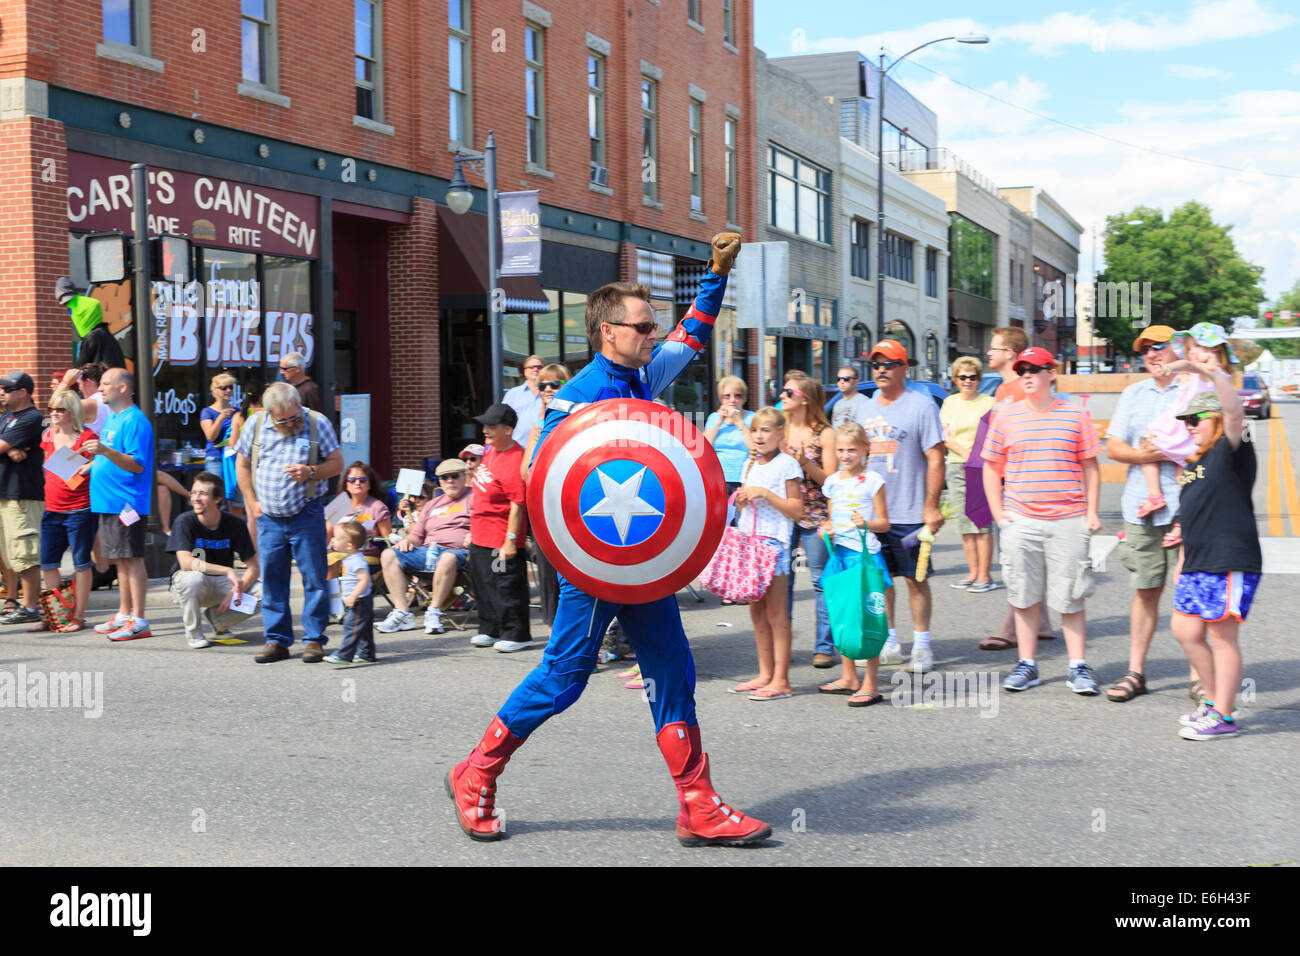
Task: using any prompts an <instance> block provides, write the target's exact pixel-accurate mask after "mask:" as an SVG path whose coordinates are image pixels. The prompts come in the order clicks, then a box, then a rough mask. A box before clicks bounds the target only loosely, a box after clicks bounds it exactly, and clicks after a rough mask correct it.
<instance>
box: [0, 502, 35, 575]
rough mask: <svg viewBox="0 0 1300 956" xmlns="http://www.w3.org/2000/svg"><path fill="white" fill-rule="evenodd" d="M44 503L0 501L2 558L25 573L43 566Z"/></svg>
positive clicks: (8, 565) (12, 569)
mask: <svg viewBox="0 0 1300 956" xmlns="http://www.w3.org/2000/svg"><path fill="white" fill-rule="evenodd" d="M44 516H45V502H43V501H28V500H25V499H22V500H20V499H17V498H0V557H3V558H4V562H5V567H7V568H8V569H9V570H10V571H14V572H16V573H18V574H22V573H23V572H24V571H26V570H27V569H28V568H34V567H37V566H38V565H39V564H40V563H41V518H43V517H44Z"/></svg>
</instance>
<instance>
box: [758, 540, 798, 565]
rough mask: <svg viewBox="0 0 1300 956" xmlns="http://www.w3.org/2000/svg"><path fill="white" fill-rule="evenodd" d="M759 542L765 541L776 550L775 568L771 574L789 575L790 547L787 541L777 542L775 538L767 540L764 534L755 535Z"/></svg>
mask: <svg viewBox="0 0 1300 956" xmlns="http://www.w3.org/2000/svg"><path fill="white" fill-rule="evenodd" d="M757 537H758V540H759V541H766V542H767V543H768V544H770V545H771V546H772V547H774V548H776V567H775V568H774V569H773V571H772V573H773V574H774V575H775V574H789V573H790V547H789V542H787V541H777V540H776V538H769V537H768V536H767V535H765V534H760V535H757Z"/></svg>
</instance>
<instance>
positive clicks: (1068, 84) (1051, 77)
mask: <svg viewBox="0 0 1300 956" xmlns="http://www.w3.org/2000/svg"><path fill="white" fill-rule="evenodd" d="M965 33H984V34H987V35H988V36H989V40H990V42H989V43H988V45H985V46H977V45H966V44H959V43H955V42H951V41H950V42H947V43H938V44H935V45H934V46H931V47H927V48H926V49H925V50H922V51H920V52H919V53H915V54H913V55H912V56H910V57H909V58H908V59H907V60H905V61H903V62H902V63H901V64H899V66H898V67H897V68H896V69H894V70H893V71H892V72H891V73H890V76H891V77H893V78H895V79H897V80H898V81H899V82H901V83H902V84H903V85H904V86H905V87H906V88H907V89H908V91H909V92H911V93H912V94H913V95H914V96H916V97H917V98H918V99H920V100H921V102H923V103H924V104H925V105H926V106H928V107H929V108H930V109H932V110H934V112H935V113H936V114H937V116H938V120H939V140H940V142H939V144H938V145H940V146H946V147H948V148H949V149H951V150H953V151H954V152H956V153H957V154H958V155H959V156H961V157H962V158H963V159H965V160H966V161H967V162H969V163H970V164H971V165H973V166H974V167H975V168H976V169H978V170H979V171H980V172H981V173H983V174H984V175H986V176H988V177H989V178H991V179H992V180H993V181H994V182H996V183H997V184H998V185H1000V186H1025V185H1034V186H1041V187H1042V188H1043V189H1045V190H1046V191H1047V192H1049V193H1050V194H1051V195H1052V196H1053V197H1054V198H1055V199H1056V200H1057V201H1058V202H1060V203H1061V204H1062V205H1063V206H1064V207H1065V208H1066V210H1068V211H1069V213H1070V214H1071V215H1072V216H1073V217H1074V218H1075V220H1077V221H1078V222H1079V224H1080V225H1081V226H1083V227H1084V230H1085V231H1084V235H1083V236H1082V237H1081V240H1080V241H1081V250H1080V254H1079V270H1078V276H1079V280H1080V281H1081V282H1082V281H1088V280H1089V279H1090V277H1091V275H1092V253H1093V237H1092V230H1093V228H1094V226H1097V227H1103V226H1104V225H1105V217H1106V216H1107V215H1108V214H1115V213H1120V212H1125V211H1128V210H1131V209H1133V208H1134V207H1135V206H1138V205H1145V206H1152V207H1155V208H1157V209H1160V210H1162V211H1163V212H1164V214H1165V216H1166V217H1168V215H1169V213H1170V212H1171V211H1172V210H1173V209H1174V208H1176V207H1177V206H1179V205H1181V204H1182V203H1184V202H1186V201H1187V200H1189V199H1195V200H1197V201H1199V202H1202V203H1204V204H1205V205H1207V206H1208V207H1209V208H1210V211H1211V214H1212V216H1213V218H1214V221H1215V222H1217V223H1220V224H1224V225H1231V226H1232V231H1231V233H1230V235H1231V236H1232V237H1233V240H1234V241H1235V242H1236V245H1237V250H1238V251H1239V252H1240V253H1241V254H1242V256H1244V257H1245V258H1246V259H1247V261H1249V262H1253V263H1255V264H1256V265H1260V266H1263V267H1264V277H1263V280H1262V284H1263V287H1264V291H1265V293H1266V294H1267V295H1268V297H1269V300H1270V301H1271V300H1272V299H1273V298H1275V297H1276V296H1278V295H1279V294H1280V293H1281V292H1282V291H1284V290H1286V289H1289V288H1291V286H1292V285H1294V284H1295V282H1296V281H1297V280H1300V3H1297V2H1295V0H1201V2H1178V0H1137V2H1107V0H1097V2H1094V3H1091V4H1086V3H1082V2H1078V3H1076V2H1073V0H1056V2H1055V3H1053V2H1051V0H1049V2H1047V3H1043V4H1041V5H1039V7H1038V8H1033V7H1029V6H1027V5H1025V4H1023V3H1009V2H1001V0H991V2H979V3H970V2H965V3H957V2H952V0H930V2H927V3H925V4H924V5H921V6H918V7H912V6H911V5H910V4H905V3H884V2H881V0H867V2H863V0H802V2H800V3H798V4H791V3H789V2H788V0H755V13H754V43H755V45H756V46H757V47H758V48H759V49H761V50H762V51H763V52H764V53H766V54H767V55H768V56H770V57H778V56H792V55H795V54H797V53H829V52H840V51H845V50H857V51H860V52H862V53H864V54H866V55H867V56H869V57H870V58H871V60H872V62H873V63H874V62H876V58H877V56H878V54H879V52H880V48H881V44H882V42H883V44H884V47H885V50H886V56H887V60H886V62H887V63H889V62H892V60H893V57H895V56H898V55H900V54H902V53H905V52H907V51H908V50H910V49H911V48H912V47H914V46H917V45H918V44H921V43H924V42H926V41H927V40H931V39H934V38H936V37H944V36H951V35H955V34H965ZM958 84H965V87H963V86H961V85H958ZM966 87H973V88H974V89H967V88H966ZM985 94H991V95H992V96H995V97H998V98H999V99H1000V100H1005V101H1007V102H1008V103H1009V104H1015V105H1014V106H1013V105H1007V104H1004V103H1001V102H998V101H997V100H994V99H991V98H989V96H987V95H985ZM1017 107H1021V108H1017ZM1026 109H1028V110H1032V111H1034V113H1038V114H1043V115H1044V116H1046V117H1051V119H1045V118H1042V117H1041V116H1035V115H1033V114H1032V113H1029V112H1025V110H1026ZM1052 119H1054V120H1059V121H1062V122H1064V123H1068V124H1070V125H1071V126H1074V127H1081V128H1082V130H1080V129H1071V128H1068V127H1066V126H1062V125H1060V124H1058V123H1056V122H1052V121H1051V120H1052ZM1083 130H1086V131H1090V132H1085V131H1083ZM1093 134H1100V135H1093ZM1103 137H1110V139H1106V138H1103ZM1114 140H1121V141H1123V142H1124V143H1128V144H1133V145H1132V146H1127V145H1121V144H1120V143H1117V142H1114ZM1134 147H1142V148H1134ZM1153 151H1154V152H1153ZM1188 160H1191V161H1188ZM1225 167H1226V168H1225ZM1274 174H1280V175H1274ZM1103 267H1104V260H1103V257H1102V250H1101V248H1100V246H1099V248H1098V250H1097V268H1098V270H1100V269H1101V268H1103Z"/></svg>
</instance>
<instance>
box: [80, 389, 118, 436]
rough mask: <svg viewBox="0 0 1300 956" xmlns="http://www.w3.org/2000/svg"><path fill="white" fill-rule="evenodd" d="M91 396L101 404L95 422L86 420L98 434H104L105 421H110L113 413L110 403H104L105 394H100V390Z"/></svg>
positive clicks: (88, 425) (89, 426)
mask: <svg viewBox="0 0 1300 956" xmlns="http://www.w3.org/2000/svg"><path fill="white" fill-rule="evenodd" d="M90 397H91V399H93V400H94V401H95V402H96V403H97V404H98V405H99V412H98V413H97V414H96V415H95V421H94V422H93V423H92V422H86V427H87V428H89V429H90V430H91V431H93V432H94V433H95V434H96V435H102V434H104V422H106V421H108V416H109V415H111V414H113V413H112V412H111V411H109V408H108V405H106V404H105V403H104V396H103V395H100V394H99V392H96V393H95V394H94V395H92V396H90Z"/></svg>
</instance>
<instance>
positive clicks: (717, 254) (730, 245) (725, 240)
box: [709, 232, 740, 276]
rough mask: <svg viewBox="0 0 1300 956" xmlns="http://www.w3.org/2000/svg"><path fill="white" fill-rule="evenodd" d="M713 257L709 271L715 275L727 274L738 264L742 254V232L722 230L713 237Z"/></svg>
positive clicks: (710, 260)
mask: <svg viewBox="0 0 1300 956" xmlns="http://www.w3.org/2000/svg"><path fill="white" fill-rule="evenodd" d="M712 246H713V257H712V258H711V259H709V271H710V272H712V273H713V274H714V275H720V276H725V275H726V274H727V273H729V272H730V271H731V267H732V266H733V265H735V264H736V256H737V255H739V254H740V233H738V232H720V233H718V234H717V235H716V236H714V237H713V242H712Z"/></svg>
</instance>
